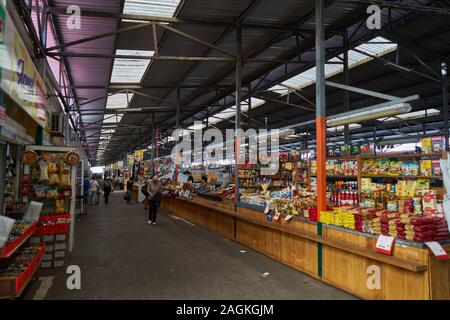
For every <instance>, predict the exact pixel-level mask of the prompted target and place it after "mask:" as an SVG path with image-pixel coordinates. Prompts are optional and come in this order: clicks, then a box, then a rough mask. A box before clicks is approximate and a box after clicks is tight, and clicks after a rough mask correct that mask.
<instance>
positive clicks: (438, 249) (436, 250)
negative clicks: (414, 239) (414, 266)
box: [425, 241, 450, 260]
mask: <svg viewBox="0 0 450 320" xmlns="http://www.w3.org/2000/svg"><path fill="white" fill-rule="evenodd" d="M425 244H426V245H427V246H428V248H430V249H431V251H432V252H433V254H434V255H435V256H436V258H437V259H438V260H447V259H450V257H449V255H448V253H447V252H446V251H445V250H444V248H442V246H441V245H440V244H439V242H436V241H431V242H425Z"/></svg>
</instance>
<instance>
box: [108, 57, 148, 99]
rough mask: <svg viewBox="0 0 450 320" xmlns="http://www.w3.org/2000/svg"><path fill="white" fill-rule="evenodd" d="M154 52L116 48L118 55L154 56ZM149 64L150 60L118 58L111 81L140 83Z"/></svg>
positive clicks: (115, 60)
mask: <svg viewBox="0 0 450 320" xmlns="http://www.w3.org/2000/svg"><path fill="white" fill-rule="evenodd" d="M154 53H155V52H154V51H144V50H121V49H117V50H116V54H117V55H134V56H152V55H153V54H154ZM149 64H150V60H143V59H122V58H116V59H114V66H113V71H112V75H111V83H140V82H141V80H142V76H143V75H144V73H145V71H146V70H147V67H148V65H149ZM122 107H123V106H122Z"/></svg>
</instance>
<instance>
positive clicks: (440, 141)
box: [431, 136, 445, 153]
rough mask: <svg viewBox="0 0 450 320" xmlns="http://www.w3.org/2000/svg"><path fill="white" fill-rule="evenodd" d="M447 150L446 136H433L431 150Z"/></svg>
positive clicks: (439, 151)
mask: <svg viewBox="0 0 450 320" xmlns="http://www.w3.org/2000/svg"><path fill="white" fill-rule="evenodd" d="M444 150H445V138H444V137H442V136H440V137H432V138H431V151H432V152H433V153H441V152H444Z"/></svg>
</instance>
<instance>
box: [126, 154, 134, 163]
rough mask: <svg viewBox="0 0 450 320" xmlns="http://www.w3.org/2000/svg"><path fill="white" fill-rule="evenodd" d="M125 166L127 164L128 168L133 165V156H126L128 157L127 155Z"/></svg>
mask: <svg viewBox="0 0 450 320" xmlns="http://www.w3.org/2000/svg"><path fill="white" fill-rule="evenodd" d="M127 164H128V165H129V166H131V165H133V164H134V154H128V155H127Z"/></svg>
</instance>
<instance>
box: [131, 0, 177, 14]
mask: <svg viewBox="0 0 450 320" xmlns="http://www.w3.org/2000/svg"><path fill="white" fill-rule="evenodd" d="M179 3H180V0H125V5H124V8H123V13H128V14H137V15H145V16H157V17H172V16H173V15H174V13H175V11H176V9H177V7H178V4H179Z"/></svg>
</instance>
